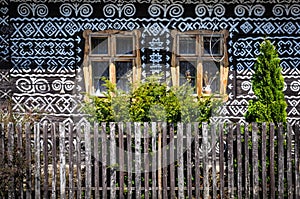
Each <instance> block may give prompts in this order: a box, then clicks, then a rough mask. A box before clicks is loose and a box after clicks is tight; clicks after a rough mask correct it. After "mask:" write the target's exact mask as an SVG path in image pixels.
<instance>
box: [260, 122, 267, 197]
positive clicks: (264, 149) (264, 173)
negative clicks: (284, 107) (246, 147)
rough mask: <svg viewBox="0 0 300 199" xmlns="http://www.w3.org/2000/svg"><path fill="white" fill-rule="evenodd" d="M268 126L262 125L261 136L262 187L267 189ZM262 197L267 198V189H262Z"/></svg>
mask: <svg viewBox="0 0 300 199" xmlns="http://www.w3.org/2000/svg"><path fill="white" fill-rule="evenodd" d="M266 135H267V126H266V123H263V124H262V134H261V167H262V172H261V175H262V177H261V178H262V187H267V167H266V164H267V163H266V157H267V154H266V153H267V139H266ZM262 197H263V198H267V189H262Z"/></svg>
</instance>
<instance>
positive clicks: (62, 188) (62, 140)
mask: <svg viewBox="0 0 300 199" xmlns="http://www.w3.org/2000/svg"><path fill="white" fill-rule="evenodd" d="M59 163H60V164H59V168H60V171H59V174H60V175H59V180H60V198H66V157H65V124H64V123H59Z"/></svg>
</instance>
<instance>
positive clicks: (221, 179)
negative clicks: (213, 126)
mask: <svg viewBox="0 0 300 199" xmlns="http://www.w3.org/2000/svg"><path fill="white" fill-rule="evenodd" d="M223 127H224V124H223V123H221V124H220V126H219V135H220V142H219V145H220V151H219V159H220V162H219V166H220V198H224V184H225V183H224V129H223Z"/></svg>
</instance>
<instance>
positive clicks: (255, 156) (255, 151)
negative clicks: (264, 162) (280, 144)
mask: <svg viewBox="0 0 300 199" xmlns="http://www.w3.org/2000/svg"><path fill="white" fill-rule="evenodd" d="M257 132H258V127H257V123H252V178H253V182H252V186H253V190H252V194H253V198H258V197H259V171H258V138H257Z"/></svg>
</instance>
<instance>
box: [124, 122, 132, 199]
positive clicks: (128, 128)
mask: <svg viewBox="0 0 300 199" xmlns="http://www.w3.org/2000/svg"><path fill="white" fill-rule="evenodd" d="M126 136H127V151H128V154H127V164H128V181H127V184H128V185H127V186H128V187H127V198H128V199H131V198H132V171H133V168H132V150H131V143H132V141H131V123H130V122H127V123H126Z"/></svg>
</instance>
